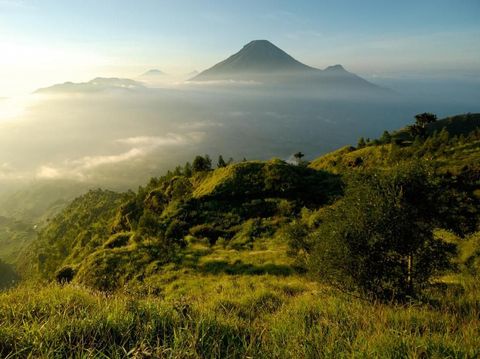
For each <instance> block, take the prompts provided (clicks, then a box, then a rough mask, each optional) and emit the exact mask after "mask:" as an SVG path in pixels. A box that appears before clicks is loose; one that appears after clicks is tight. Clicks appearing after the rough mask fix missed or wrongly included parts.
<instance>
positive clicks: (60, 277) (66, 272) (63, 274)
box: [55, 266, 75, 284]
mask: <svg viewBox="0 0 480 359" xmlns="http://www.w3.org/2000/svg"><path fill="white" fill-rule="evenodd" d="M73 277H75V269H73V268H72V267H70V266H64V267H62V268H60V269H59V270H58V271H57V272H56V273H55V279H56V281H57V283H60V284H66V283H70V282H71V281H72V280H73Z"/></svg>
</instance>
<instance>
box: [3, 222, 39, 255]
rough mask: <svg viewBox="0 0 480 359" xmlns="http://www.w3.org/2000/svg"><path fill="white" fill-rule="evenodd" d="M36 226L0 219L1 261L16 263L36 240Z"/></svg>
mask: <svg viewBox="0 0 480 359" xmlns="http://www.w3.org/2000/svg"><path fill="white" fill-rule="evenodd" d="M36 236H37V234H36V230H35V227H34V225H32V224H29V223H25V222H22V221H20V220H16V219H12V218H7V217H0V260H3V261H5V262H8V263H11V264H12V263H15V262H16V261H17V259H18V258H19V256H20V253H21V252H22V250H23V249H25V247H26V246H27V245H28V244H30V243H31V242H32V241H33V240H34V239H35V238H36Z"/></svg>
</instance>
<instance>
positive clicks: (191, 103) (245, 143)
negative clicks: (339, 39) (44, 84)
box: [0, 79, 480, 189]
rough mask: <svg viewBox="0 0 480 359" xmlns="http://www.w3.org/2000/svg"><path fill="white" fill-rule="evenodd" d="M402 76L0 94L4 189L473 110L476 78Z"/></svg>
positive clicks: (293, 147) (124, 174)
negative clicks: (315, 83)
mask: <svg viewBox="0 0 480 359" xmlns="http://www.w3.org/2000/svg"><path fill="white" fill-rule="evenodd" d="M373 80H375V79H373ZM407 82H408V81H407ZM407 82H406V81H395V80H392V79H390V80H389V79H386V80H385V79H379V81H378V83H379V84H380V85H385V86H388V87H390V88H392V89H393V90H394V91H396V93H395V94H393V95H391V96H386V97H378V98H362V97H355V96H345V95H341V96H338V97H336V96H331V94H330V95H328V96H327V94H328V91H326V92H320V93H319V92H318V91H317V92H313V91H311V89H305V90H301V89H298V88H295V89H293V88H292V89H290V90H289V89H287V88H282V87H268V86H265V85H262V84H259V83H216V84H212V83H210V84H208V83H207V84H194V83H190V84H176V85H174V86H171V87H168V88H166V87H164V88H148V87H142V86H138V87H135V86H130V85H129V86H127V87H128V88H126V87H119V86H116V88H113V89H112V88H108V86H107V87H105V86H102V87H101V88H96V87H93V88H89V87H88V86H83V87H82V86H81V87H79V88H78V87H77V88H75V89H74V90H72V89H71V88H69V87H68V86H69V85H66V87H60V88H57V89H55V90H54V91H51V92H42V93H37V94H34V95H31V96H29V97H28V98H26V99H25V98H24V99H19V100H15V99H0V181H1V182H2V184H3V188H4V189H8V188H10V187H11V186H12V185H14V184H15V185H18V184H19V183H23V182H24V181H29V180H32V179H35V180H42V179H73V180H81V181H88V182H91V183H95V184H97V185H99V186H109V187H113V188H126V187H132V188H135V187H136V186H137V185H138V184H142V183H145V182H146V181H147V179H148V178H149V177H150V176H153V175H160V174H162V173H164V172H165V171H166V170H167V169H171V168H173V167H174V166H176V165H178V164H182V163H184V162H186V161H187V160H191V159H192V158H193V157H194V155H196V154H205V153H208V154H210V156H211V157H212V159H213V161H214V163H215V162H216V158H217V156H218V155H219V154H222V155H223V156H224V157H225V158H229V157H233V158H234V159H237V160H240V159H242V158H244V157H245V158H247V159H268V158H271V157H280V158H288V157H289V156H290V155H291V154H292V153H294V152H297V151H302V152H304V153H306V154H307V156H308V158H314V157H315V156H318V155H320V154H322V153H324V152H327V151H330V150H334V149H336V148H338V147H340V146H344V145H346V144H355V143H356V141H357V139H358V138H359V137H360V136H364V137H372V138H374V137H377V136H379V135H380V134H381V133H382V132H383V130H385V129H387V130H393V129H396V128H399V127H401V126H404V125H406V124H408V123H409V122H411V121H412V117H413V115H414V114H416V113H418V112H424V111H429V112H435V113H437V114H438V115H439V117H441V116H446V115H453V114H457V113H464V112H475V111H480V104H479V103H478V101H476V99H478V98H480V96H479V95H480V90H479V88H480V87H479V86H478V82H473V85H472V84H471V83H470V85H469V86H470V87H468V88H467V89H468V91H464V93H460V92H459V88H461V89H465V88H466V87H465V86H466V85H465V86H464V87H462V86H460V85H459V84H458V83H454V84H453V85H452V84H450V85H449V84H448V83H442V84H441V86H439V85H438V84H436V86H429V87H428V86H427V87H425V86H424V88H419V87H416V86H415V84H414V83H412V82H413V81H410V83H408V86H407V85H406V84H407ZM419 86H421V83H419ZM449 86H451V88H449ZM415 90H416V91H417V92H419V93H415V94H413V93H414V92H415ZM475 91H476V92H475ZM439 93H441V94H442V96H438V94H439ZM467 95H468V96H467Z"/></svg>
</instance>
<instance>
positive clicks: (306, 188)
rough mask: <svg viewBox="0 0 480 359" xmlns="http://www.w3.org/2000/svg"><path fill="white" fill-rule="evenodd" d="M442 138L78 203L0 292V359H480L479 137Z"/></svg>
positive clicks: (167, 179)
mask: <svg viewBox="0 0 480 359" xmlns="http://www.w3.org/2000/svg"><path fill="white" fill-rule="evenodd" d="M426 115H428V114H426ZM472 116H475V115H470V117H468V118H469V119H471V118H472ZM422 118H423V117H422ZM425 118H428V116H427V117H425ZM465 118H467V117H465V116H463V117H459V119H460V121H464V120H465ZM452 121H453V122H454V120H449V121H446V122H445V123H448V124H449V126H450V128H455V131H457V130H458V128H459V127H458V126H457V125H454V124H452ZM438 122H441V121H437V122H432V123H433V124H436V123H438ZM432 123H429V124H428V126H432ZM469 124H470V122H469ZM419 126H420V125H419ZM452 126H453V127H452ZM444 127H445V126H444ZM460 127H461V126H460ZM446 128H447V129H445V130H441V131H436V132H435V131H433V132H432V131H427V130H425V129H424V128H421V127H420V129H419V128H413V129H408V130H405V131H403V132H402V131H399V132H398V133H396V134H395V133H393V134H388V133H387V134H384V135H383V136H382V138H380V139H377V140H372V141H363V142H362V141H360V143H359V145H358V146H356V147H353V146H348V147H344V148H342V149H339V150H338V151H335V152H332V153H329V154H327V155H325V156H322V157H320V158H318V159H316V160H314V161H312V162H311V163H310V164H307V163H305V162H304V161H302V156H303V154H302V153H301V152H299V153H298V154H297V155H296V158H297V160H298V161H297V163H287V162H285V161H281V160H278V159H274V160H270V161H242V162H238V163H233V162H231V161H229V162H228V163H226V162H225V161H223V159H222V160H221V161H220V159H219V161H218V162H219V166H218V168H216V169H212V168H211V160H210V159H209V158H208V156H205V157H202V156H197V158H195V161H193V163H192V164H190V163H187V164H186V165H185V166H184V167H177V168H176V169H175V170H174V171H172V172H169V173H167V174H166V175H165V176H162V177H156V178H152V179H151V180H150V181H149V182H148V183H147V184H146V185H145V186H143V187H140V188H139V189H138V191H136V192H133V191H130V192H127V193H122V194H120V193H115V192H111V191H105V190H95V191H90V192H88V193H86V194H84V195H83V196H80V197H78V198H77V199H76V200H74V201H73V202H72V203H71V204H70V205H69V206H67V207H66V208H65V209H64V210H63V211H62V212H61V213H59V214H58V215H57V216H55V217H54V218H52V219H51V220H50V221H49V223H48V224H47V225H46V226H45V227H44V228H41V229H40V231H39V237H38V239H37V240H35V241H34V242H33V244H31V245H30V246H29V247H28V249H27V250H26V251H25V252H24V255H23V256H22V258H21V260H20V262H19V265H18V269H19V270H20V271H21V273H22V274H23V276H24V278H25V279H27V280H26V281H25V282H24V283H22V284H20V285H19V286H18V287H17V288H13V289H9V290H8V291H5V292H3V293H0V323H1V326H0V356H2V357H5V356H7V357H29V356H30V357H45V358H47V357H59V358H60V357H79V358H80V357H114V358H124V357H133V358H143V357H172V358H245V357H255V358H272V357H278V358H322V357H365V358H367V357H368V358H370V357H373V358H390V357H392V358H406V357H419V358H423V357H426V358H443V357H452V358H463V357H471V358H475V357H478V356H480V351H479V348H480V339H479V338H480V329H479V328H480V322H479V313H480V291H479V286H478V278H479V276H480V259H479V258H480V242H479V238H480V237H479V233H480V177H479V173H480V171H479V169H480V168H479V163H480V161H478V160H479V153H480V147H479V143H480V132H479V131H478V129H475V130H474V131H469V132H468V133H466V132H465V133H460V134H459V132H455V133H453V132H452V133H450V132H448V126H447V127H446ZM415 131H416V132H415ZM418 133H420V135H418ZM412 134H416V135H415V136H413V135H412ZM11 269H12V267H11V266H3V267H2V265H0V276H1V274H2V273H3V272H1V271H2V270H4V273H6V272H5V271H10V272H8V273H13V272H12V271H11ZM13 274H14V273H13ZM28 279H30V280H28ZM10 284H11V282H8V283H7V285H10Z"/></svg>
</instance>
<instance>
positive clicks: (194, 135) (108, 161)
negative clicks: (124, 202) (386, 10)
mask: <svg viewBox="0 0 480 359" xmlns="http://www.w3.org/2000/svg"><path fill="white" fill-rule="evenodd" d="M204 137H205V132H189V133H187V134H184V135H180V134H175V133H169V134H167V135H165V136H136V137H127V138H121V139H117V140H116V141H114V142H115V143H118V144H121V145H127V146H129V147H130V148H129V149H127V150H126V151H124V152H120V153H117V154H105V155H95V156H84V157H81V158H78V159H75V160H70V161H65V162H64V163H63V164H62V165H57V166H55V165H53V164H47V165H42V166H40V168H39V169H38V170H37V172H36V177H37V178H42V179H53V178H75V179H77V180H84V179H87V178H88V177H89V175H90V174H91V171H92V170H95V169H96V168H98V167H101V166H104V165H115V164H121V163H122V162H127V161H135V160H137V159H142V158H144V157H145V156H147V155H148V154H150V153H152V152H153V151H155V150H156V149H159V148H161V147H170V146H180V145H186V144H189V143H197V142H200V141H202V140H203V139H204ZM0 177H1V168H0Z"/></svg>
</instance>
